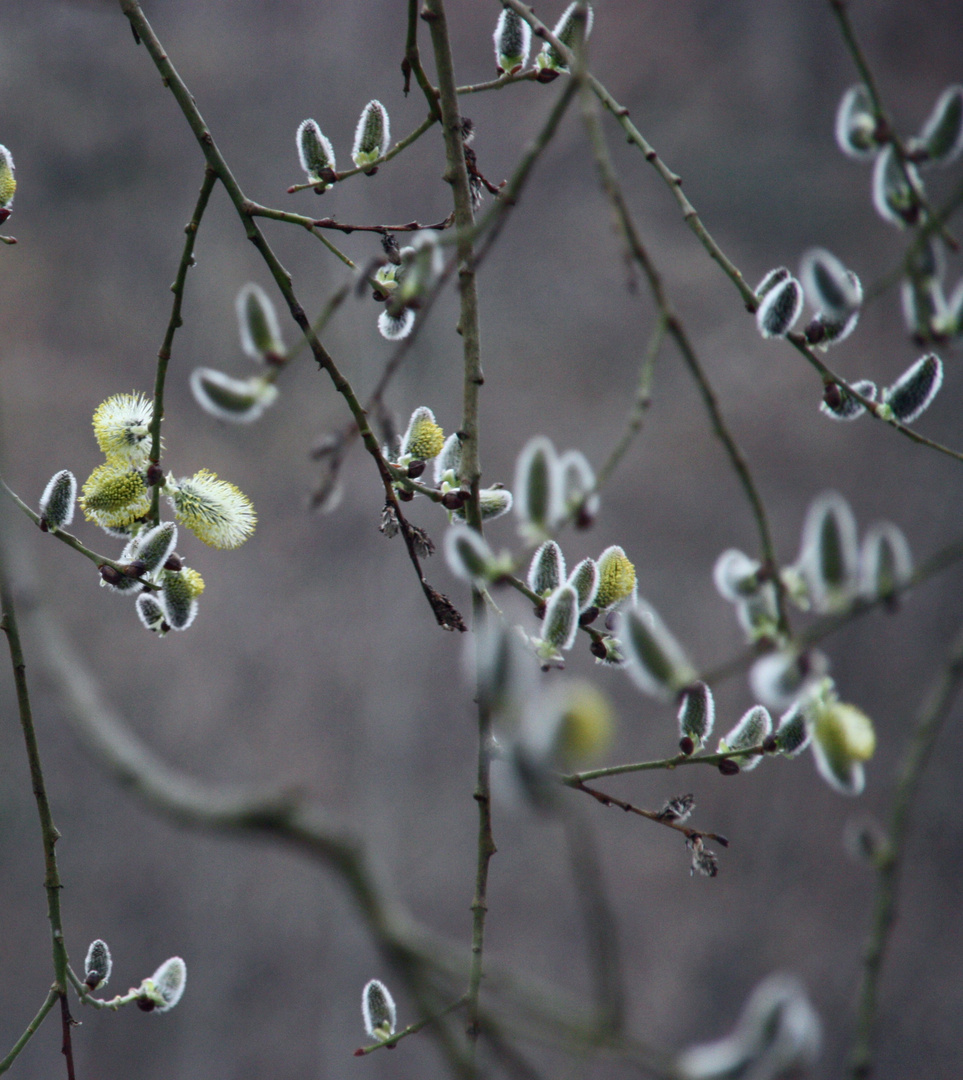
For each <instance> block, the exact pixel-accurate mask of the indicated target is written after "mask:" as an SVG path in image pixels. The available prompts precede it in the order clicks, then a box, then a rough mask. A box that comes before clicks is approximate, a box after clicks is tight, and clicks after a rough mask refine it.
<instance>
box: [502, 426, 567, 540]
mask: <svg viewBox="0 0 963 1080" xmlns="http://www.w3.org/2000/svg"><path fill="white" fill-rule="evenodd" d="M513 490H514V492H515V513H516V515H517V516H518V518H519V520H520V522H521V526H520V527H521V531H522V533H523V535H524V536H525V537H526V538H528V539H529V540H533V541H535V540H541V539H544V538H545V536H546V534H548V533H550V532H551V531H552V529H553V528H554V527H555V526H556V524H558V522H559V521H561V519H562V517H563V516H564V508H563V503H562V477H561V473H560V470H559V466H558V457H557V455H556V453H555V447H554V446H553V445H552V443H551V442H550V441H549V440H548V439H546V438H545V437H544V436H536V437H535V438H533V439H530V440H529V441H528V442H527V443H526V444H525V446H524V447H523V448H522V451H521V453H520V454H519V455H518V460H517V462H516V465H515V486H514V488H513Z"/></svg>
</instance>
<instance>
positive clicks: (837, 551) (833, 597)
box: [798, 491, 859, 612]
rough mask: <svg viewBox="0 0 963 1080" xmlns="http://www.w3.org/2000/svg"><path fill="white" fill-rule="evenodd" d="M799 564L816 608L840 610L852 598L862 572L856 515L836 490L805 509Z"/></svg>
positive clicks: (824, 610)
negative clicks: (860, 569)
mask: <svg viewBox="0 0 963 1080" xmlns="http://www.w3.org/2000/svg"><path fill="white" fill-rule="evenodd" d="M798 566H799V569H800V571H801V572H802V574H803V576H804V577H805V579H806V583H807V584H808V586H809V596H810V600H811V601H812V606H813V608H814V609H815V610H816V611H819V612H826V611H839V610H841V609H843V608H845V607H846V606H847V604H849V602H850V601H851V600H852V598H853V595H854V594H855V590H856V582H857V579H858V574H859V553H858V548H857V543H856V519H855V517H854V516H853V512H852V510H851V509H850V507H849V503H847V502H846V500H845V499H844V498H843V497H842V496H841V495H838V494H837V493H836V492H834V491H830V492H826V493H825V494H823V495H820V496H819V497H818V498H817V499H814V500H813V502H812V503H811V504H810V506H809V509H808V510H807V511H806V520H805V522H804V524H803V533H802V549H801V552H800V555H799V560H798Z"/></svg>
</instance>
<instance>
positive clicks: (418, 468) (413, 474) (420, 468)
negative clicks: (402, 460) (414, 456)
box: [408, 460, 425, 480]
mask: <svg viewBox="0 0 963 1080" xmlns="http://www.w3.org/2000/svg"><path fill="white" fill-rule="evenodd" d="M424 471H425V463H424V462H423V461H417V460H416V461H409V462H408V478H409V480H417V479H418V477H419V476H421V474H422V473H423V472H424Z"/></svg>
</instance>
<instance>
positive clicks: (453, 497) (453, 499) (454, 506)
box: [441, 491, 468, 510]
mask: <svg viewBox="0 0 963 1080" xmlns="http://www.w3.org/2000/svg"><path fill="white" fill-rule="evenodd" d="M467 501H468V493H467V492H465V491H446V492H445V494H444V495H442V497H441V505H442V506H443V507H444V508H445V509H446V510H460V509H461V508H462V507H463V506H464V505H465V503H466V502H467Z"/></svg>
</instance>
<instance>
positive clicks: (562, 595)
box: [540, 585, 578, 659]
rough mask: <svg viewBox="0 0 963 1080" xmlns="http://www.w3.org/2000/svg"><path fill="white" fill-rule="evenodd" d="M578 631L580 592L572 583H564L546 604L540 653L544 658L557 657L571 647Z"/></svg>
mask: <svg viewBox="0 0 963 1080" xmlns="http://www.w3.org/2000/svg"><path fill="white" fill-rule="evenodd" d="M577 633H578V594H577V593H576V592H575V590H574V589H573V588H572V586H571V585H562V586H561V587H560V588H558V589H556V590H555V591H554V592H553V593H552V594H551V595H550V596H549V597H548V600H547V602H546V604H545V617H544V619H543V620H542V649H541V650H540V655H543V658H544V659H555V658H556V657H557V656H558V653H559V652H565V651H567V650H568V649H571V647H572V645H573V644H574V643H575V635H576V634H577Z"/></svg>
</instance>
